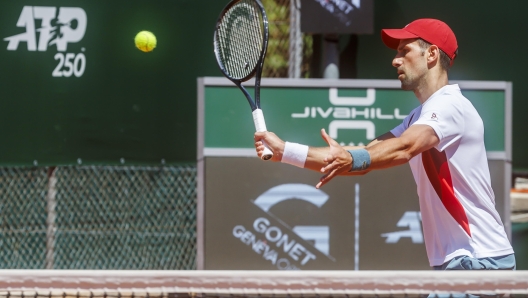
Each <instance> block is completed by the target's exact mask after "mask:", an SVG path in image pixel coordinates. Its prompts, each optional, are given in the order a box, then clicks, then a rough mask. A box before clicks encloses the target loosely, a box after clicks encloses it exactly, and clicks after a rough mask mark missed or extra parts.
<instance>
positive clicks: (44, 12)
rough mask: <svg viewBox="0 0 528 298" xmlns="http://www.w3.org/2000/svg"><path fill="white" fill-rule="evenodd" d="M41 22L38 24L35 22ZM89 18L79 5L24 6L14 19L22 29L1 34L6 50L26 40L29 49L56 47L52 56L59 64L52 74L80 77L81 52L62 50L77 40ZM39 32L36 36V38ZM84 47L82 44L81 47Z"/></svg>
mask: <svg viewBox="0 0 528 298" xmlns="http://www.w3.org/2000/svg"><path fill="white" fill-rule="evenodd" d="M38 23H40V28H36V25H37V24H38ZM87 24H88V18H87V16H86V12H85V11H84V10H83V9H82V8H79V7H59V8H57V7H49V6H24V7H23V8H22V12H21V13H20V17H19V18H18V21H17V23H16V26H17V27H21V28H24V29H25V32H23V33H19V34H16V35H13V36H9V37H6V38H4V41H7V42H8V44H7V50H8V51H17V50H19V48H20V46H21V43H25V44H26V46H27V50H28V51H29V52H37V51H38V52H46V51H48V49H50V48H51V47H55V48H56V49H57V52H59V53H57V54H55V56H54V58H55V60H58V61H59V62H58V65H57V67H55V69H54V70H53V72H52V76H53V77H71V76H72V75H74V76H76V77H81V76H82V75H83V74H84V71H85V68H86V56H85V55H84V53H64V52H66V51H67V50H68V44H71V43H77V42H80V41H81V40H82V39H83V37H84V34H85V33H86V27H87ZM37 34H38V36H39V37H38V39H37ZM82 51H83V52H84V51H85V48H82Z"/></svg>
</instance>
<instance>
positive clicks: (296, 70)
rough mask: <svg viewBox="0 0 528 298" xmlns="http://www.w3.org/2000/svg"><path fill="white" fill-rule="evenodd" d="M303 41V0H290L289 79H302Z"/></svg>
mask: <svg viewBox="0 0 528 298" xmlns="http://www.w3.org/2000/svg"><path fill="white" fill-rule="evenodd" d="M302 59H303V39H302V32H301V0H290V61H289V62H290V63H289V68H288V77H289V78H300V77H301V65H302Z"/></svg>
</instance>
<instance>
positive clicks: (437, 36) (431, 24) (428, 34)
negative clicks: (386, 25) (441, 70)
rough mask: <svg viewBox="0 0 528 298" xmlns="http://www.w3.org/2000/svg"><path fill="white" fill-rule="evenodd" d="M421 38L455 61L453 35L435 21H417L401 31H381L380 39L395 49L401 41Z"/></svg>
mask: <svg viewBox="0 0 528 298" xmlns="http://www.w3.org/2000/svg"><path fill="white" fill-rule="evenodd" d="M410 38H421V39H423V40H425V41H427V42H428V43H430V44H434V45H436V46H437V47H439V48H440V50H442V51H443V52H444V53H446V54H447V56H448V57H449V58H451V60H453V59H455V56H456V54H455V53H456V50H457V49H458V44H457V40H456V37H455V33H453V31H452V30H451V28H449V26H447V24H446V23H444V22H442V21H440V20H435V19H418V20H416V21H413V22H412V23H410V24H409V25H407V26H405V27H404V28H402V29H383V30H381V39H383V43H385V45H386V46H388V47H389V48H391V49H397V48H398V45H399V43H400V40H401V39H410Z"/></svg>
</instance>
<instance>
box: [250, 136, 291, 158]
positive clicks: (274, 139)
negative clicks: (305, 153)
mask: <svg viewBox="0 0 528 298" xmlns="http://www.w3.org/2000/svg"><path fill="white" fill-rule="evenodd" d="M254 139H255V149H256V150H257V155H258V157H261V156H262V154H263V153H264V145H263V144H262V140H264V141H266V143H267V144H268V147H269V148H270V150H271V151H273V157H272V158H271V159H270V160H271V161H281V160H282V153H283V152H284V141H283V140H281V139H280V138H279V137H278V136H277V135H276V134H274V133H272V132H269V131H261V132H256V133H255V136H254Z"/></svg>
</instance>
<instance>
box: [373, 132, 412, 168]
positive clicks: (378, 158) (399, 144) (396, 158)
mask: <svg viewBox="0 0 528 298" xmlns="http://www.w3.org/2000/svg"><path fill="white" fill-rule="evenodd" d="M379 145H380V146H378V144H375V145H373V146H369V147H367V148H366V149H367V151H368V152H369V154H370V167H369V169H370V170H376V169H384V168H390V167H394V166H399V165H401V164H404V163H407V162H408V161H409V160H410V159H411V158H412V157H413V156H414V154H413V152H414V148H413V147H414V146H412V144H410V143H408V142H406V141H405V140H402V139H400V138H393V139H390V140H385V141H383V145H381V144H379Z"/></svg>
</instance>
